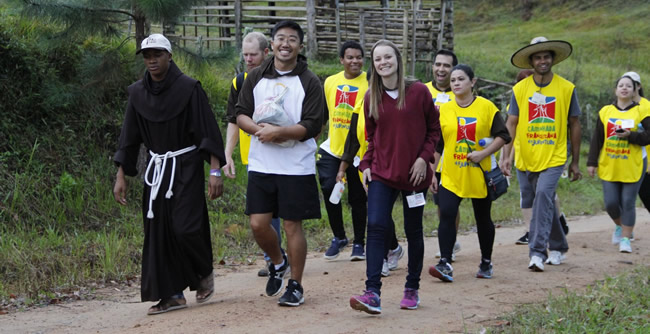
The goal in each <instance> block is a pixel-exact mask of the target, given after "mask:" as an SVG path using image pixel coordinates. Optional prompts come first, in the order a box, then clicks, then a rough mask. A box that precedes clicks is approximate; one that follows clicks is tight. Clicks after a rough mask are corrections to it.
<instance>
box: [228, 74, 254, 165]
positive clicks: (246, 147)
mask: <svg viewBox="0 0 650 334" xmlns="http://www.w3.org/2000/svg"><path fill="white" fill-rule="evenodd" d="M247 76H248V73H246V72H244V80H246V77H247ZM232 86H233V87H235V90H237V91H238V90H239V88H241V87H237V77H235V78H233V79H232ZM250 148H251V135H250V134H249V133H247V132H245V131H244V130H242V129H239V156H240V157H241V163H242V165H244V166H245V165H248V151H250Z"/></svg>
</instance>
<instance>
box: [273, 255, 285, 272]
mask: <svg viewBox="0 0 650 334" xmlns="http://www.w3.org/2000/svg"><path fill="white" fill-rule="evenodd" d="M273 266H275V270H278V269H280V268H282V266H284V258H282V263H280V264H275V263H274V264H273Z"/></svg>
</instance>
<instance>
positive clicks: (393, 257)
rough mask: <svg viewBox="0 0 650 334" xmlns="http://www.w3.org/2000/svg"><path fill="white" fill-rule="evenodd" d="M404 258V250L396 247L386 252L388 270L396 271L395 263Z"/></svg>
mask: <svg viewBox="0 0 650 334" xmlns="http://www.w3.org/2000/svg"><path fill="white" fill-rule="evenodd" d="M402 256H404V248H402V246H400V245H397V248H395V249H393V250H390V251H388V270H395V269H397V262H398V261H399V259H401V258H402Z"/></svg>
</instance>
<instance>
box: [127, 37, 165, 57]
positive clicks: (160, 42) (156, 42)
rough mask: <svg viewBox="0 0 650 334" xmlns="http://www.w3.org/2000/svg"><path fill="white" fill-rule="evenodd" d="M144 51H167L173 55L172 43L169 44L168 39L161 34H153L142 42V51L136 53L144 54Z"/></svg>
mask: <svg viewBox="0 0 650 334" xmlns="http://www.w3.org/2000/svg"><path fill="white" fill-rule="evenodd" d="M144 49H157V50H165V51H167V52H169V53H172V45H171V43H169V40H168V39H167V37H165V36H163V35H161V34H151V35H149V37H147V38H145V39H144V40H142V44H141V45H140V50H138V51H136V53H135V54H138V53H140V52H142V50H144Z"/></svg>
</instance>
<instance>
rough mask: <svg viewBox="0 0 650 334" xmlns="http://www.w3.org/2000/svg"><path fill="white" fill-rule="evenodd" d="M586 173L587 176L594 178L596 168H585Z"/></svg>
mask: <svg viewBox="0 0 650 334" xmlns="http://www.w3.org/2000/svg"><path fill="white" fill-rule="evenodd" d="M587 173H588V174H589V176H591V177H594V176H596V167H594V166H587Z"/></svg>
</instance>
